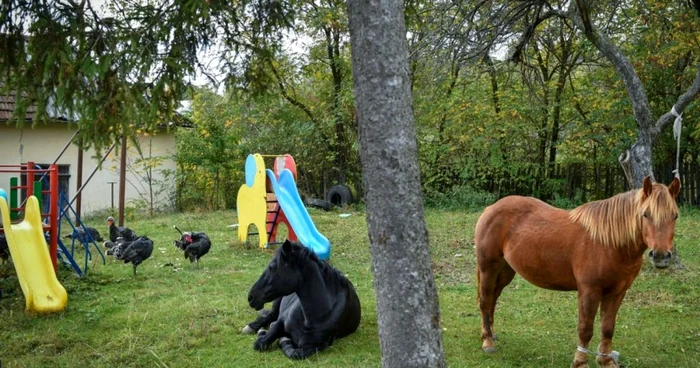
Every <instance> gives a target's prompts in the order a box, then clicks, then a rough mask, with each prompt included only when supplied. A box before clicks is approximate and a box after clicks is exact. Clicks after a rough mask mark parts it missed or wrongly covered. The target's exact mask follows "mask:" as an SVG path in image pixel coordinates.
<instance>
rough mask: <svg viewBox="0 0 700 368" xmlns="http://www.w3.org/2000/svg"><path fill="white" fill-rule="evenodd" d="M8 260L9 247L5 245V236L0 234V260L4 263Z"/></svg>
mask: <svg viewBox="0 0 700 368" xmlns="http://www.w3.org/2000/svg"><path fill="white" fill-rule="evenodd" d="M9 258H10V247H9V246H8V245H7V238H5V234H0V259H2V263H5V261H7V260H8V259H9Z"/></svg>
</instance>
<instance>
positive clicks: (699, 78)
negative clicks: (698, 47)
mask: <svg viewBox="0 0 700 368" xmlns="http://www.w3.org/2000/svg"><path fill="white" fill-rule="evenodd" d="M698 94H700V64H698V72H697V74H695V80H694V81H693V83H692V84H691V85H690V87H688V90H687V91H685V93H684V94H682V95H680V96H679V97H678V100H677V101H676V103H675V104H674V105H673V106H674V107H675V110H676V112H677V113H679V114H682V113H683V110H685V108H686V107H687V106H688V105H689V104H690V103H691V102H692V101H693V100H694V99H695V97H697V96H698ZM675 118H676V117H675V116H673V114H672V113H671V112H670V111H669V112H667V113H665V114H663V115H661V117H660V118H659V120H657V121H656V126H654V132H653V135H654V138H655V137H656V136H657V135H658V134H659V133H660V132H661V131H662V130H663V129H664V128H665V127H666V126H667V125H668V124H670V123H671V122H672V121H674V120H675Z"/></svg>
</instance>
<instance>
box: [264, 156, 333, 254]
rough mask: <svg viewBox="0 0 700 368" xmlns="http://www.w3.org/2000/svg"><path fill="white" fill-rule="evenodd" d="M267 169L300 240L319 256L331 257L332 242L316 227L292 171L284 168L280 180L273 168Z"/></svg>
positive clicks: (283, 209)
mask: <svg viewBox="0 0 700 368" xmlns="http://www.w3.org/2000/svg"><path fill="white" fill-rule="evenodd" d="M265 171H266V173H267V177H268V178H269V179H270V182H271V183H272V188H273V190H274V192H275V195H276V196H277V201H278V202H279V204H280V207H282V211H284V214H285V215H286V216H287V220H288V221H289V225H291V226H292V229H293V230H294V233H296V234H297V238H299V242H300V243H301V244H304V245H305V246H306V247H307V248H309V249H311V250H312V251H313V252H314V253H316V255H318V257H319V258H321V259H324V260H327V259H328V258H330V256H331V243H330V242H329V241H328V239H327V238H326V237H325V236H323V234H321V233H320V232H319V231H318V230H317V229H316V225H314V222H313V221H312V220H311V216H309V212H308V211H306V207H304V203H303V202H302V201H301V197H300V196H299V191H298V190H297V184H296V182H295V181H294V175H293V174H292V172H291V171H289V170H287V169H284V170H282V172H281V173H280V178H279V181H278V180H277V179H276V178H275V174H274V173H273V172H272V170H270V169H267V170H265Z"/></svg>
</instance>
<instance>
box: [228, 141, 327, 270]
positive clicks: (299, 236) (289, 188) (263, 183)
mask: <svg viewBox="0 0 700 368" xmlns="http://www.w3.org/2000/svg"><path fill="white" fill-rule="evenodd" d="M263 157H270V156H263V155H260V154H251V155H248V157H247V158H246V163H245V184H243V185H241V188H240V189H239V190H238V198H237V199H238V200H237V212H238V222H239V227H238V239H239V240H240V241H241V242H244V243H247V241H248V237H249V236H251V235H258V238H259V244H258V245H259V246H260V248H266V247H268V246H269V245H272V244H276V243H275V236H276V232H277V227H278V225H279V224H280V223H285V224H286V225H287V229H288V230H289V236H288V237H289V239H290V240H298V241H299V242H301V243H302V244H304V245H305V246H306V247H307V248H309V249H311V250H312V251H313V252H314V253H316V254H317V255H318V256H319V258H321V259H328V258H329V257H330V242H329V241H328V239H327V238H326V237H325V236H323V234H321V233H320V232H319V231H318V230H317V229H316V226H315V225H314V222H313V221H312V220H311V217H310V216H309V213H308V211H307V210H306V207H304V204H303V203H302V201H301V197H300V196H299V192H298V190H297V186H296V181H295V177H296V164H295V162H294V159H293V158H292V156H290V155H279V156H272V157H275V163H274V165H273V169H274V171H272V170H270V169H267V170H266V169H265V162H264V161H263ZM250 225H255V227H256V228H257V232H250V230H249V228H250ZM261 229H265V232H262V231H261Z"/></svg>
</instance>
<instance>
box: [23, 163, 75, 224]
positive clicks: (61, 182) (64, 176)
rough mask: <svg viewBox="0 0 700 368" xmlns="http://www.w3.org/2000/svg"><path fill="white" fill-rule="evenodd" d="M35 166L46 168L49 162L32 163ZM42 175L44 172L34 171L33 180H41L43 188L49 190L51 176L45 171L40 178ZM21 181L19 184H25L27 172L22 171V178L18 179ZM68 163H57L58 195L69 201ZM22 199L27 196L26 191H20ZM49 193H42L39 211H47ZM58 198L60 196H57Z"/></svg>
mask: <svg viewBox="0 0 700 368" xmlns="http://www.w3.org/2000/svg"><path fill="white" fill-rule="evenodd" d="M34 165H36V166H37V169H38V168H39V167H40V168H41V169H44V170H46V169H48V168H49V167H50V166H51V165H49V164H34ZM42 175H44V173H35V174H34V181H35V182H36V181H39V180H41V182H42V184H43V189H44V190H49V188H51V177H50V175H49V173H46V176H44V178H43V179H42ZM20 180H21V181H22V184H21V185H23V186H24V185H27V174H25V173H23V174H22V178H21V179H20ZM69 185H70V165H58V192H59V193H60V195H62V196H64V198H66V200H68V201H70V198H69V197H68V193H69V188H70V186H69ZM21 196H22V201H24V200H25V199H26V198H27V194H26V191H22V194H21ZM49 199H50V198H49V195H48V193H47V194H44V195H42V199H41V211H42V212H43V213H48V210H49ZM59 200H60V198H59Z"/></svg>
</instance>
